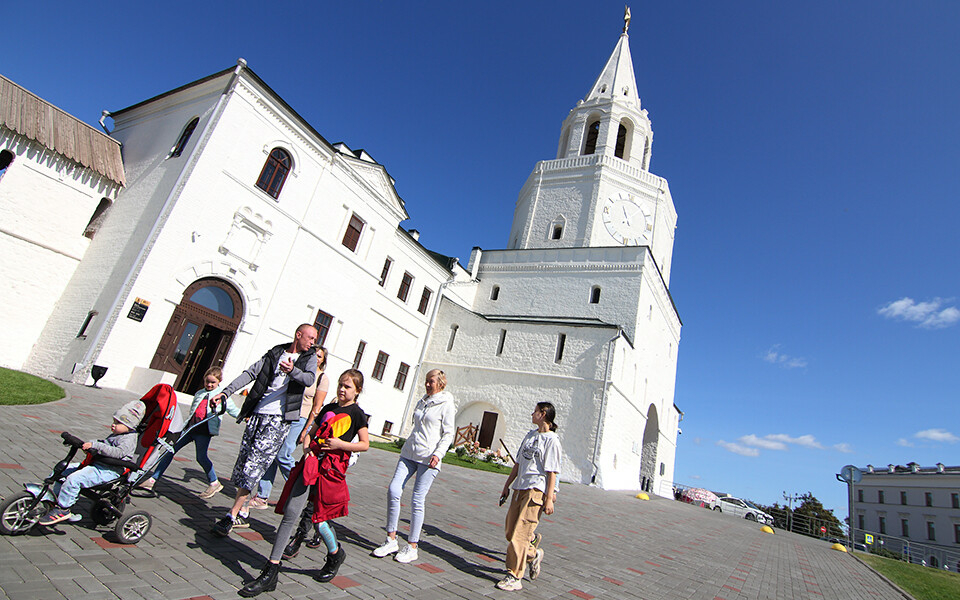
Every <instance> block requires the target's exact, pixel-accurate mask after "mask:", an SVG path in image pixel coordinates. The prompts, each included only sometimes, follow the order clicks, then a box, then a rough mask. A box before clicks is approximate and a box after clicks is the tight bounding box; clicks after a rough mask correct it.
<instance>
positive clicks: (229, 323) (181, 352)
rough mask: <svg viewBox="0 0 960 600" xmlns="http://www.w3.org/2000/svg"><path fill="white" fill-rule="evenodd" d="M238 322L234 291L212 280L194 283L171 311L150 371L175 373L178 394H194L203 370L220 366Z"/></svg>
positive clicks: (237, 300) (239, 302) (239, 315)
mask: <svg viewBox="0 0 960 600" xmlns="http://www.w3.org/2000/svg"><path fill="white" fill-rule="evenodd" d="M242 319H243V300H242V298H241V297H240V292H238V291H237V289H236V288H235V287H233V286H232V285H230V284H229V283H227V282H226V281H224V280H222V279H217V278H215V277H206V278H203V279H198V280H197V281H194V282H193V283H191V284H190V285H189V286H187V289H186V290H184V292H183V297H182V298H181V300H180V304H178V305H177V307H176V308H175V309H174V310H173V315H171V317H170V321H169V322H168V323H167V328H166V330H165V331H164V332H163V336H162V337H161V338H160V343H159V344H158V345H157V351H156V353H155V354H154V356H153V361H151V363H150V368H152V369H160V370H162V371H167V372H168V373H175V374H176V375H177V380H176V382H174V386H173V387H174V389H176V390H177V391H178V392H185V393H188V394H192V393H194V392H196V391H197V390H199V389H200V388H202V387H203V374H204V373H205V372H206V371H207V369H209V368H210V367H214V366H216V367H219V366H222V365H223V360H224V358H226V356H227V352H228V351H229V350H230V344H231V343H232V342H233V338H234V336H235V335H236V333H237V329H238V328H239V327H240V321H241V320H242Z"/></svg>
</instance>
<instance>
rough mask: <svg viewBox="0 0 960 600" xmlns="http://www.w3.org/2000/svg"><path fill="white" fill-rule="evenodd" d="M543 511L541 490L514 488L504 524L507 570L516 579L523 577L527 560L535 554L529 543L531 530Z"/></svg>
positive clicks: (537, 522) (538, 521)
mask: <svg viewBox="0 0 960 600" xmlns="http://www.w3.org/2000/svg"><path fill="white" fill-rule="evenodd" d="M541 512H543V492H541V491H540V490H514V491H513V499H512V500H511V501H510V509H509V510H508V511H507V522H506V525H505V530H506V538H507V542H509V544H508V545H507V571H510V573H511V574H513V576H514V577H516V578H517V579H523V572H524V571H525V570H526V569H527V561H529V560H531V559H532V558H533V557H534V556H535V555H536V549H534V547H533V546H531V545H530V539H531V538H532V537H533V532H534V531H536V530H537V525H539V524H540V513H541Z"/></svg>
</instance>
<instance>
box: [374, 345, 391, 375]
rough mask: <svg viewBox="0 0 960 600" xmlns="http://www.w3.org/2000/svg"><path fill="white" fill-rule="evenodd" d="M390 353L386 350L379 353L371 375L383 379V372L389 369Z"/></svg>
mask: <svg viewBox="0 0 960 600" xmlns="http://www.w3.org/2000/svg"><path fill="white" fill-rule="evenodd" d="M389 358H390V355H389V354H387V353H386V352H384V351H382V350H381V351H380V352H378V353H377V363H376V364H375V365H373V373H371V374H370V375H371V376H372V377H373V378H374V379H376V380H377V381H383V372H384V371H386V370H387V360H388V359H389Z"/></svg>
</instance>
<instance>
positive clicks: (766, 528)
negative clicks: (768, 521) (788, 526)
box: [760, 525, 776, 535]
mask: <svg viewBox="0 0 960 600" xmlns="http://www.w3.org/2000/svg"><path fill="white" fill-rule="evenodd" d="M760 531H762V532H764V533H769V534H770V535H776V534H775V533H774V531H773V527H770V526H769V525H764V526H763V527H761V528H760Z"/></svg>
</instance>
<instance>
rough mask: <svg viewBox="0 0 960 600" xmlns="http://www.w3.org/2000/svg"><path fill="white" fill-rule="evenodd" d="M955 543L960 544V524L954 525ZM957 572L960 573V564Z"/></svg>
mask: <svg viewBox="0 0 960 600" xmlns="http://www.w3.org/2000/svg"><path fill="white" fill-rule="evenodd" d="M953 543H954V544H960V523H954V524H953ZM957 570H958V571H960V563H957Z"/></svg>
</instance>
